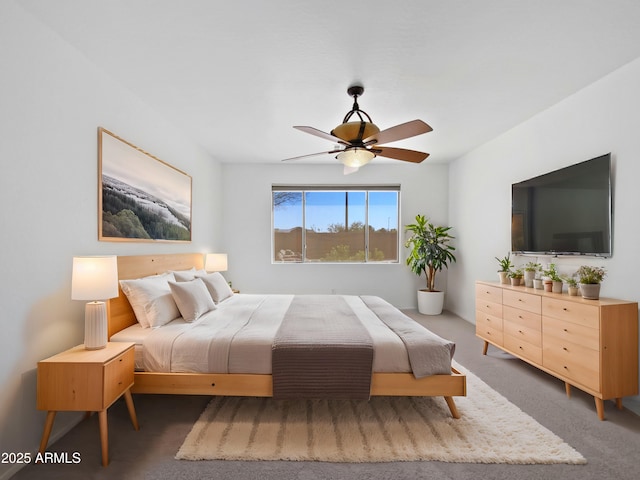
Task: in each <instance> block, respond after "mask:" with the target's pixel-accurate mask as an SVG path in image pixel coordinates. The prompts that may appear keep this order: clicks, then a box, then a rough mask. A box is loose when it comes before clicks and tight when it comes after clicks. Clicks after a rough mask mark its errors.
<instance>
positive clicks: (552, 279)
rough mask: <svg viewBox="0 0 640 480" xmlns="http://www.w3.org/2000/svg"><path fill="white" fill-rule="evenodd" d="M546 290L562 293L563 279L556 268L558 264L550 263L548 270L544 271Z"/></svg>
mask: <svg viewBox="0 0 640 480" xmlns="http://www.w3.org/2000/svg"><path fill="white" fill-rule="evenodd" d="M542 274H543V282H544V291H545V292H554V293H562V279H561V278H560V275H559V274H558V271H557V270H556V264H555V263H550V264H549V267H548V268H547V269H546V270H543V271H542Z"/></svg>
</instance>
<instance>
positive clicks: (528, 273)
mask: <svg viewBox="0 0 640 480" xmlns="http://www.w3.org/2000/svg"><path fill="white" fill-rule="evenodd" d="M534 278H536V272H535V271H534V270H525V271H524V286H525V287H533V279H534Z"/></svg>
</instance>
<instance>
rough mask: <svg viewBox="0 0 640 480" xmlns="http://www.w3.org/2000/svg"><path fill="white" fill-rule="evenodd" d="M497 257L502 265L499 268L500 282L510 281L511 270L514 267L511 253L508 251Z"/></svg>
mask: <svg viewBox="0 0 640 480" xmlns="http://www.w3.org/2000/svg"><path fill="white" fill-rule="evenodd" d="M495 258H496V260H497V261H498V265H500V270H498V276H499V277H500V283H504V284H507V283H509V272H510V271H511V267H513V263H511V253H507V255H506V256H505V257H503V258H498V257H495Z"/></svg>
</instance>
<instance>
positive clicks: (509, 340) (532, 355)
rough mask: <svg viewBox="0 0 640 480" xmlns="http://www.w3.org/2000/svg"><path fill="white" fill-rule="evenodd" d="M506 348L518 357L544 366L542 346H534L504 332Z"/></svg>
mask: <svg viewBox="0 0 640 480" xmlns="http://www.w3.org/2000/svg"><path fill="white" fill-rule="evenodd" d="M504 348H506V349H507V350H510V351H511V352H513V353H514V354H516V355H517V356H518V357H520V358H523V359H526V360H529V361H531V362H533V363H537V364H538V365H542V348H541V347H540V344H538V345H533V344H531V343H529V342H527V341H525V340H524V338H522V337H515V336H513V335H510V334H508V333H507V332H506V331H505V332H504Z"/></svg>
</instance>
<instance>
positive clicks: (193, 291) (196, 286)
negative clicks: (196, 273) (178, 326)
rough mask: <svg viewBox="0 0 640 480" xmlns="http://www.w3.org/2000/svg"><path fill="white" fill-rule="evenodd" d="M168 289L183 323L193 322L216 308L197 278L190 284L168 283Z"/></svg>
mask: <svg viewBox="0 0 640 480" xmlns="http://www.w3.org/2000/svg"><path fill="white" fill-rule="evenodd" d="M169 288H171V293H172V295H173V299H174V300H175V302H176V304H177V305H178V310H180V313H181V314H182V318H184V320H185V322H193V321H195V320H197V319H198V318H200V317H201V316H202V315H204V314H205V313H207V312H210V311H211V310H214V309H215V308H216V306H215V304H214V303H213V300H212V299H211V295H209V291H208V290H207V287H205V285H204V283H203V282H202V280H200V279H199V278H196V279H195V280H192V281H190V282H169Z"/></svg>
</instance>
